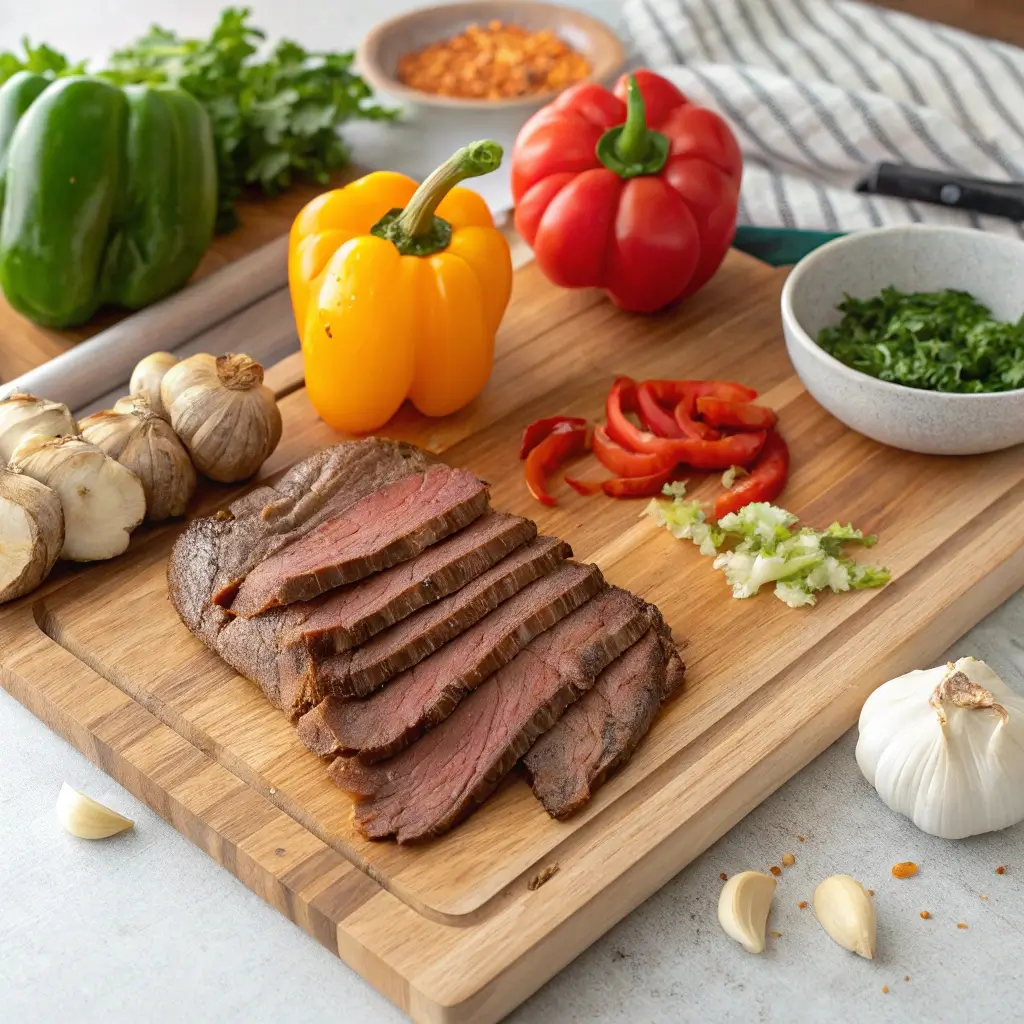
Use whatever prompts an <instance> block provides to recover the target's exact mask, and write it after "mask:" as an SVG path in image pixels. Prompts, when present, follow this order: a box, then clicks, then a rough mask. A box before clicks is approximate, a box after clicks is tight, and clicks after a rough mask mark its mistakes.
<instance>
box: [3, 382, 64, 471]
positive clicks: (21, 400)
mask: <svg viewBox="0 0 1024 1024" xmlns="http://www.w3.org/2000/svg"><path fill="white" fill-rule="evenodd" d="M77 433H78V428H77V427H76V426H75V420H74V417H73V416H72V415H71V410H70V409H68V407H67V406H66V405H64V404H63V403H61V402H50V401H48V400H47V399H45V398H36V396H35V395H29V394H26V393H24V392H18V393H17V394H14V395H11V396H10V397H9V398H5V399H4V400H3V401H2V402H0V459H3V461H4V462H9V461H10V458H11V456H12V455H13V454H14V449H15V448H17V447H18V445H19V444H21V442H22V441H24V440H25V439H26V438H29V437H32V435H33V434H46V435H47V436H53V437H60V436H62V435H64V434H77Z"/></svg>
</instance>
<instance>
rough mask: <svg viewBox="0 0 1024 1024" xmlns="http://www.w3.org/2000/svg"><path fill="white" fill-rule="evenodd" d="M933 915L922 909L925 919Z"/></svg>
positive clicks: (922, 915)
mask: <svg viewBox="0 0 1024 1024" xmlns="http://www.w3.org/2000/svg"><path fill="white" fill-rule="evenodd" d="M931 916H932V915H931V914H929V913H928V911H927V910H922V911H921V917H922V918H924V920H925V921H927V920H928V919H929V918H930V917H931Z"/></svg>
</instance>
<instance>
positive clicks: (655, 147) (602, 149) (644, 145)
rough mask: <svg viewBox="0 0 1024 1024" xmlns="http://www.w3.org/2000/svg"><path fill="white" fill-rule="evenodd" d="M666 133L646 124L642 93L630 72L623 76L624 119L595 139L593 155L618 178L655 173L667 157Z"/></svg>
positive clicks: (667, 143) (663, 164)
mask: <svg viewBox="0 0 1024 1024" xmlns="http://www.w3.org/2000/svg"><path fill="white" fill-rule="evenodd" d="M670 148H671V144H670V143H669V140H668V138H667V136H665V135H662V133H661V132H656V131H653V130H652V129H650V128H648V127H647V111H646V109H645V104H644V97H643V93H642V92H640V86H639V85H637V83H636V78H634V76H633V75H630V76H629V78H628V79H627V80H626V120H625V122H624V123H622V124H620V125H617V126H616V127H615V128H609V129H608V131H606V132H605V133H604V135H602V136H601V138H600V139H598V142H597V158H598V159H599V160H600V161H601V163H603V164H604V165H605V167H607V168H608V169H609V170H610V171H614V172H615V173H616V174H618V175H619V176H620V177H622V178H638V177H640V176H641V175H644V174H657V173H658V172H659V171H660V170H661V169H662V168H663V167H664V166H665V163H666V161H667V160H668V154H669V149H670Z"/></svg>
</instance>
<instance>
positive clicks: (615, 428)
mask: <svg viewBox="0 0 1024 1024" xmlns="http://www.w3.org/2000/svg"><path fill="white" fill-rule="evenodd" d="M636 411H637V401H636V381H635V380H633V378H632V377H616V378H615V383H614V384H612V386H611V390H610V391H609V392H608V397H607V398H606V399H605V400H604V416H605V419H606V420H607V421H608V425H607V428H606V429H607V431H608V436H609V437H610V438H611V439H612V440H613V441H614V442H615V443H616V444H620V445H622V447H623V448H627V449H628V450H629V451H638V450H639V449H637V448H634V447H633V444H632V443H631V441H632V438H633V437H634V435H636V434H638V433H639V432H640V428H639V427H638V426H637V425H636V424H635V423H634V422H633V421H632V420H631V419H630V418H629V417H628V416H627V415H626V414H627V413H630V412H636Z"/></svg>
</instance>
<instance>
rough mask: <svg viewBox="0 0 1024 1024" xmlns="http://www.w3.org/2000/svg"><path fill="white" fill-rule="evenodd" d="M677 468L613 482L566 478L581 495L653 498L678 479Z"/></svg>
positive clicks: (617, 478) (619, 478) (621, 478)
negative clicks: (666, 485) (601, 493)
mask: <svg viewBox="0 0 1024 1024" xmlns="http://www.w3.org/2000/svg"><path fill="white" fill-rule="evenodd" d="M676 475H677V474H676V467H675V466H672V467H671V468H670V469H666V470H664V471H663V472H661V473H652V474H650V475H648V476H627V477H615V478H614V479H612V480H574V479H572V478H571V477H566V478H565V482H566V483H567V484H568V485H569V486H570V487H571V488H572V489H573V490H574V491H577V492H578V493H580V494H588V495H589V494H598V493H600V492H601V491H604V493H605V494H607V495H608V497H609V498H651V497H654V495H656V494H661V489H662V488H663V487H664V486H665V484H667V483H671V481H672V480H673V479H674V478H675V477H676Z"/></svg>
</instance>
